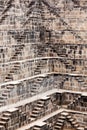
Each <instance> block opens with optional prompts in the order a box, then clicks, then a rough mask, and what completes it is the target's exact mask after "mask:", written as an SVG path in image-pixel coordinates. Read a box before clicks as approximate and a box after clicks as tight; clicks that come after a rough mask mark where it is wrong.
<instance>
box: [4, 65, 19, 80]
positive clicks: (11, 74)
mask: <svg viewBox="0 0 87 130" xmlns="http://www.w3.org/2000/svg"><path fill="white" fill-rule="evenodd" d="M19 70H20V63H14V66H13V67H12V68H11V69H10V71H9V73H8V74H7V75H6V77H5V82H9V81H12V80H13V75H14V74H16V73H17V71H19Z"/></svg>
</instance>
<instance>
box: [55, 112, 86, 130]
mask: <svg viewBox="0 0 87 130" xmlns="http://www.w3.org/2000/svg"><path fill="white" fill-rule="evenodd" d="M66 120H67V121H68V122H69V123H70V124H71V126H72V128H75V129H76V130H84V128H83V127H80V126H79V124H78V123H77V121H76V119H74V118H73V117H72V115H70V114H69V113H67V112H63V113H61V114H60V116H59V117H58V120H57V122H56V124H55V126H54V129H53V130H62V129H63V127H64V123H65V121H66Z"/></svg>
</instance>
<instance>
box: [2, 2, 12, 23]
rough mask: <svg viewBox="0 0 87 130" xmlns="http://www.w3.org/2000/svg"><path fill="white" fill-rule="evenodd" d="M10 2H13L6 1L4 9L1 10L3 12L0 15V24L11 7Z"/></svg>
mask: <svg viewBox="0 0 87 130" xmlns="http://www.w3.org/2000/svg"><path fill="white" fill-rule="evenodd" d="M12 2H13V0H7V2H6V7H5V8H3V11H2V13H1V18H0V23H2V22H3V20H5V18H6V17H7V16H8V15H6V14H5V13H6V12H7V11H8V10H9V8H10V7H11V6H12Z"/></svg>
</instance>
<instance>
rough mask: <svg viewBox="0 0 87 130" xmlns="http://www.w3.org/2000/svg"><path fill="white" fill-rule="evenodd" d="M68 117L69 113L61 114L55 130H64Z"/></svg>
mask: <svg viewBox="0 0 87 130" xmlns="http://www.w3.org/2000/svg"><path fill="white" fill-rule="evenodd" d="M67 115H68V113H64V112H63V113H61V114H60V116H59V117H58V120H57V122H56V124H55V126H54V129H53V130H61V129H62V128H63V126H64V122H65V119H66V117H67Z"/></svg>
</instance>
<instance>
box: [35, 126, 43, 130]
mask: <svg viewBox="0 0 87 130" xmlns="http://www.w3.org/2000/svg"><path fill="white" fill-rule="evenodd" d="M33 130H41V128H40V127H39V126H34V128H33Z"/></svg>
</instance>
